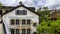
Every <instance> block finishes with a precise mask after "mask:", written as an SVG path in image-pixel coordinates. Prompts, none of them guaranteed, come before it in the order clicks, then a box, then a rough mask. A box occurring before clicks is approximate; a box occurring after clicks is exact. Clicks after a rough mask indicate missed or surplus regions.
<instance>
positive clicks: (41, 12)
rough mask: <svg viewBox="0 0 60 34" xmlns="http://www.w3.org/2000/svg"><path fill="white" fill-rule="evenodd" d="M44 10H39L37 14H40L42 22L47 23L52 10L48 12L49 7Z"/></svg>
mask: <svg viewBox="0 0 60 34" xmlns="http://www.w3.org/2000/svg"><path fill="white" fill-rule="evenodd" d="M41 9H42V8H39V9H38V10H37V13H38V14H40V22H42V21H43V20H45V21H47V17H48V15H49V14H50V10H48V7H43V11H42V10H41Z"/></svg>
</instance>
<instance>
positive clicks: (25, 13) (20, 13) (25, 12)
mask: <svg viewBox="0 0 60 34" xmlns="http://www.w3.org/2000/svg"><path fill="white" fill-rule="evenodd" d="M16 14H17V15H27V11H26V10H16Z"/></svg>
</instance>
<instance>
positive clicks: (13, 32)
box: [11, 29, 20, 34]
mask: <svg viewBox="0 0 60 34" xmlns="http://www.w3.org/2000/svg"><path fill="white" fill-rule="evenodd" d="M11 34H20V33H19V29H11Z"/></svg>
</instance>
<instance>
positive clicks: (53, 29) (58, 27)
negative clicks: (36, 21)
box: [37, 9, 60, 34]
mask: <svg viewBox="0 0 60 34" xmlns="http://www.w3.org/2000/svg"><path fill="white" fill-rule="evenodd" d="M37 12H38V13H39V14H40V15H41V16H40V20H41V21H40V25H39V26H37V31H38V34H40V33H43V34H56V33H57V34H58V33H59V34H60V16H58V17H57V20H49V17H48V16H49V14H50V10H45V9H44V11H41V10H38V11H37Z"/></svg>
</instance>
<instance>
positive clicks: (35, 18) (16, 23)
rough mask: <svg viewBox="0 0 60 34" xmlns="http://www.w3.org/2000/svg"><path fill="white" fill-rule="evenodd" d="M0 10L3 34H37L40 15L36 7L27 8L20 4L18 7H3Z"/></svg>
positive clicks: (0, 29) (0, 24)
mask: <svg viewBox="0 0 60 34" xmlns="http://www.w3.org/2000/svg"><path fill="white" fill-rule="evenodd" d="M0 9H1V10H0V16H1V17H0V33H1V34H37V31H36V26H37V25H39V14H38V13H36V12H35V8H34V7H26V6H24V5H23V4H22V2H20V5H19V6H17V7H6V6H2V7H1V8H0ZM1 13H2V14H1Z"/></svg>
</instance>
